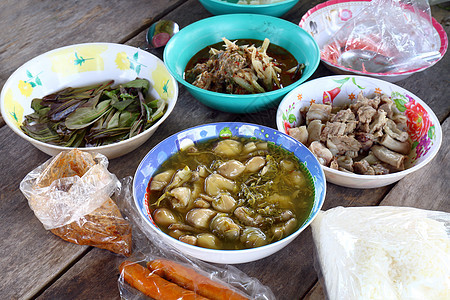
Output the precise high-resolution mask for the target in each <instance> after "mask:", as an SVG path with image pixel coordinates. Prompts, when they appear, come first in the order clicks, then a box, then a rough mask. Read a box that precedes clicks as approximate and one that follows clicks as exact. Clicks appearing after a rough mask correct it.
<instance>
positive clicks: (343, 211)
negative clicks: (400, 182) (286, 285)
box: [311, 206, 450, 300]
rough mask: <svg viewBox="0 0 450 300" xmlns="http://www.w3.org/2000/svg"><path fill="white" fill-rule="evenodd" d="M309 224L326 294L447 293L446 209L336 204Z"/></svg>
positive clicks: (449, 244) (449, 224) (449, 236)
mask: <svg viewBox="0 0 450 300" xmlns="http://www.w3.org/2000/svg"><path fill="white" fill-rule="evenodd" d="M311 229H312V234H313V239H314V244H315V248H316V252H315V268H316V271H317V273H318V274H319V279H320V281H321V283H322V284H323V285H324V286H325V288H324V290H325V292H326V295H327V297H328V299H346V300H352V299H392V300H395V299H411V300H412V299H418V300H419V299H428V300H431V299H450V213H446V212H439V211H430V210H423V209H416V208H411V207H391V206H377V207H345V208H344V207H336V208H333V209H330V210H327V211H325V212H323V211H321V212H320V213H319V214H318V215H317V217H316V219H314V221H313V222H312V223H311Z"/></svg>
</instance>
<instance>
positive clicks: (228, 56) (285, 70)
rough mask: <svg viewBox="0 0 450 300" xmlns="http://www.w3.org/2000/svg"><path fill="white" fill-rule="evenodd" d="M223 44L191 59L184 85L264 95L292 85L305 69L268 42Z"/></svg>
mask: <svg viewBox="0 0 450 300" xmlns="http://www.w3.org/2000/svg"><path fill="white" fill-rule="evenodd" d="M223 41H224V42H220V43H217V44H214V45H211V46H208V47H206V48H204V49H202V50H201V51H199V52H198V53H197V54H196V55H194V57H192V58H191V60H190V61H189V62H188V64H187V65H186V69H185V79H186V81H187V82H189V83H192V84H193V85H195V86H197V87H199V88H202V89H206V90H210V91H214V92H219V93H227V94H254V93H264V92H270V91H273V90H276V89H280V88H283V87H285V86H288V85H290V84H291V83H294V82H295V81H297V80H298V79H300V77H301V75H302V70H303V68H304V67H305V65H304V64H299V63H298V62H297V60H296V59H295V57H294V56H293V55H292V54H291V53H289V52H288V51H286V50H285V49H284V48H282V47H280V46H277V45H274V44H270V41H269V39H265V40H264V41H261V40H254V39H240V40H237V41H234V42H230V41H229V40H227V39H226V38H223ZM219 49H224V50H219Z"/></svg>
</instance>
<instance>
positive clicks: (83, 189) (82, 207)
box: [20, 149, 131, 255]
mask: <svg viewBox="0 0 450 300" xmlns="http://www.w3.org/2000/svg"><path fill="white" fill-rule="evenodd" d="M107 167H108V159H107V158H106V157H105V156H104V155H102V154H96V155H92V154H90V153H87V152H83V151H80V150H77V149H74V150H71V151H64V152H61V153H60V154H58V155H57V156H55V157H53V158H51V159H49V160H48V161H47V162H45V163H44V164H42V165H41V166H39V167H37V168H36V169H34V170H32V171H31V172H30V173H29V174H27V175H26V176H25V178H24V179H23V180H22V182H21V183H20V190H21V191H22V193H23V194H24V195H25V197H26V198H27V199H28V204H29V206H30V208H31V209H32V210H33V212H34V214H35V215H36V217H37V218H38V219H39V221H40V222H41V223H42V225H43V226H44V228H45V229H46V230H51V231H52V232H53V233H54V234H55V235H57V236H59V237H61V238H63V239H64V240H66V241H69V242H72V243H75V244H79V245H90V246H95V247H99V248H102V249H108V250H110V251H113V252H115V253H121V254H124V255H129V254H130V253H131V226H130V225H129V223H128V221H126V220H124V219H123V217H122V215H121V213H120V210H119V209H118V207H117V205H116V204H115V203H114V201H113V200H112V199H111V198H110V197H111V196H112V194H113V193H114V192H115V191H116V190H118V189H119V188H120V182H119V180H118V179H117V177H116V176H115V175H114V174H111V173H110V172H109V171H108V170H107Z"/></svg>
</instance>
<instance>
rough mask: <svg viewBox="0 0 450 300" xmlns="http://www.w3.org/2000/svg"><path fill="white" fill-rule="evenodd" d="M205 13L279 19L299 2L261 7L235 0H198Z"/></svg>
mask: <svg viewBox="0 0 450 300" xmlns="http://www.w3.org/2000/svg"><path fill="white" fill-rule="evenodd" d="M199 1H200V3H201V4H202V5H203V7H204V8H206V10H207V11H209V12H210V13H212V14H213V15H224V14H261V15H268V16H273V17H281V16H282V15H284V14H285V13H287V12H288V11H289V10H291V8H293V7H294V6H295V4H297V2H298V1H299V0H285V1H282V2H277V3H272V4H261V5H243V4H236V3H237V2H238V1H237V0H228V1H222V0H199Z"/></svg>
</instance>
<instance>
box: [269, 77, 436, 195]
mask: <svg viewBox="0 0 450 300" xmlns="http://www.w3.org/2000/svg"><path fill="white" fill-rule="evenodd" d="M360 92H362V93H363V95H364V96H366V97H371V96H373V95H375V94H387V95H388V96H389V97H391V99H392V100H393V101H394V102H395V105H396V109H397V110H398V111H400V112H403V113H404V114H405V116H406V118H407V132H408V134H409V136H410V137H411V140H412V149H411V152H410V154H409V155H408V157H407V159H406V162H405V170H403V171H400V172H396V173H391V174H385V175H360V174H354V173H348V172H343V171H338V170H335V169H331V168H329V167H326V166H322V167H323V169H324V172H325V176H326V178H327V181H329V182H331V183H334V184H337V185H341V186H346V187H351V188H376V187H381V186H385V185H389V184H391V183H394V182H396V181H398V180H400V179H402V178H403V177H404V176H406V175H408V174H410V173H412V172H415V171H417V170H419V169H420V168H422V167H424V166H425V165H426V164H427V163H429V162H430V161H431V160H432V159H433V158H434V156H435V155H436V154H437V152H438V150H439V148H440V146H441V143H442V129H441V125H440V123H439V120H438V119H437V117H436V115H435V114H434V112H433V111H432V110H431V109H430V108H429V107H428V105H427V104H426V103H425V102H424V101H423V100H421V99H420V98H419V97H417V96H416V95H414V94H413V93H411V92H409V91H407V90H405V89H403V88H401V87H399V86H397V85H395V84H393V83H390V82H386V81H383V80H379V79H376V78H371V77H366V76H346V75H335V76H328V77H321V78H317V79H314V80H311V81H308V82H306V83H304V84H302V85H300V86H299V87H297V88H295V89H294V90H292V91H291V92H290V93H289V94H287V95H286V97H284V98H283V100H282V101H281V102H280V104H279V106H278V110H277V116H276V123H277V129H278V130H279V131H281V132H284V133H288V129H289V128H292V127H298V126H299V125H301V122H302V117H301V114H300V109H301V108H303V107H306V106H310V105H311V104H312V103H331V104H332V105H333V106H343V105H346V104H350V103H352V102H354V101H356V96H357V95H358V94H359V93H360Z"/></svg>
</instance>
